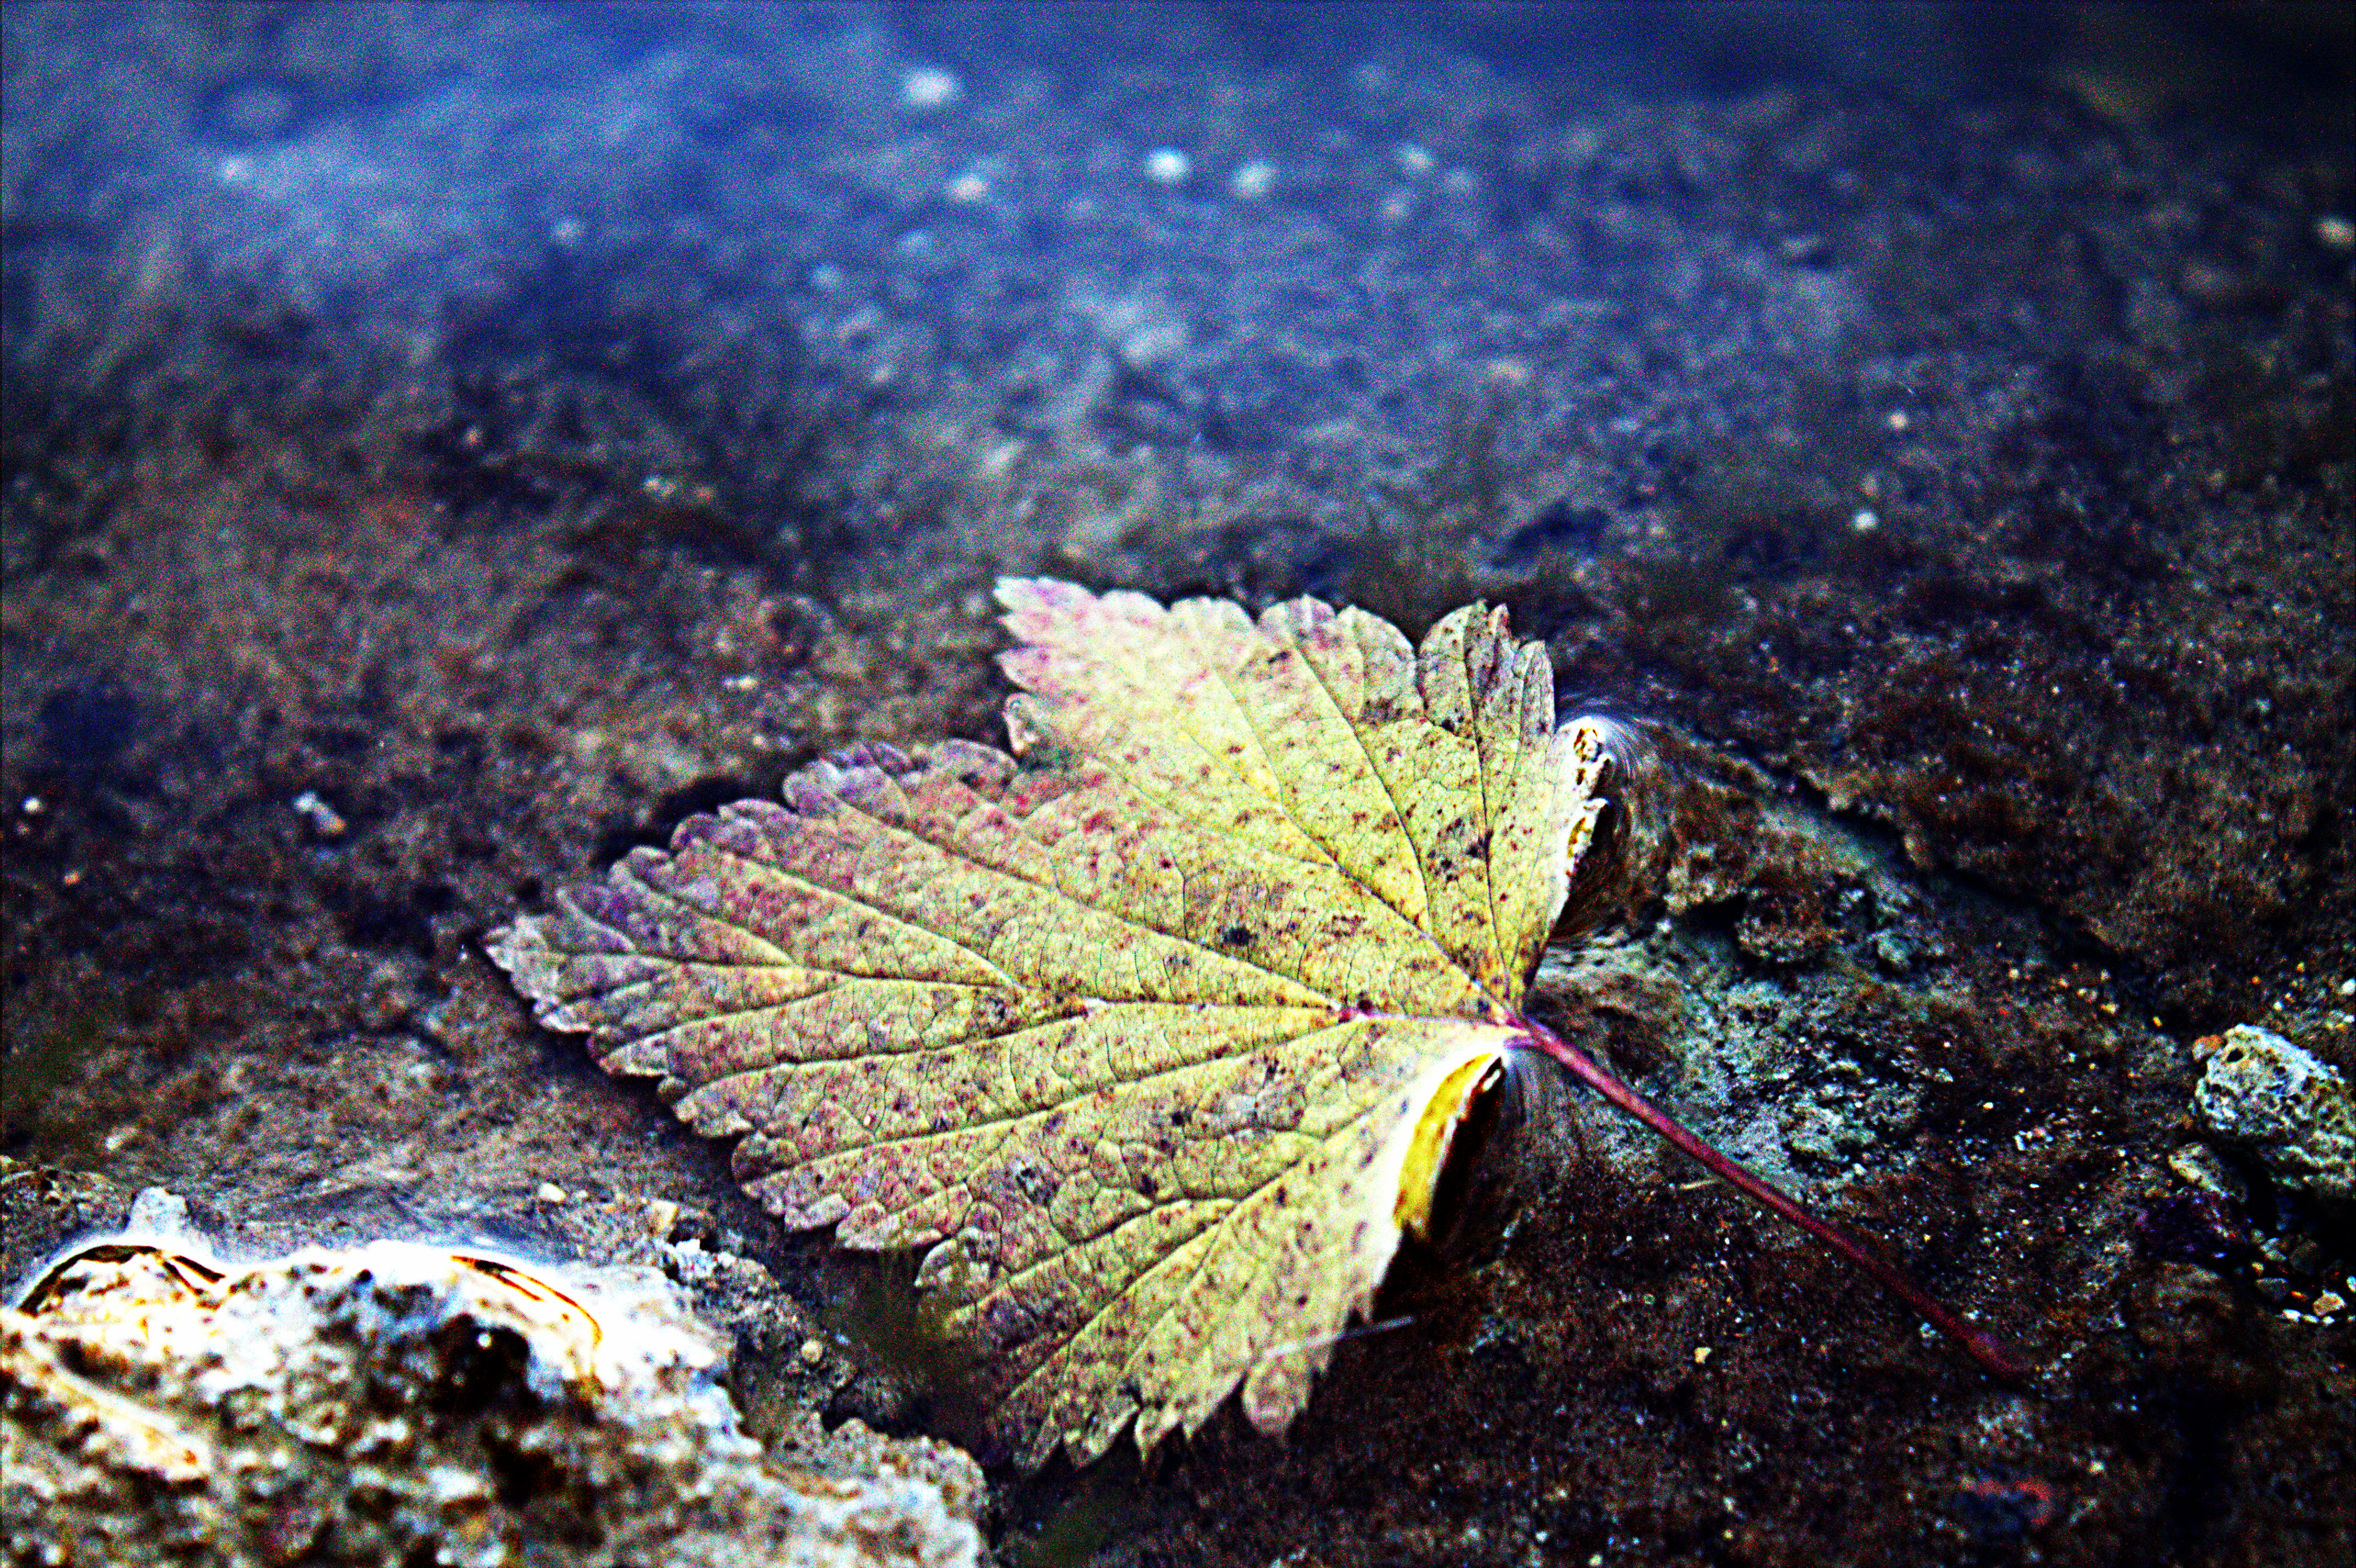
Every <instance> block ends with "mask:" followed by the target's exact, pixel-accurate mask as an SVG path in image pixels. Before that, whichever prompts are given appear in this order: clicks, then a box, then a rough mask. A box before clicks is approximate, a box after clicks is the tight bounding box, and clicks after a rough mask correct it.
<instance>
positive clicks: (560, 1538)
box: [0, 1243, 981, 1568]
mask: <svg viewBox="0 0 2356 1568" xmlns="http://www.w3.org/2000/svg"><path fill="white" fill-rule="evenodd" d="M601 1283H602V1284H603V1285H604V1288H602V1289H599V1288H596V1286H597V1285H599V1284H601ZM24 1307H25V1309H24V1310H23V1311H13V1310H5V1309H0V1449H5V1472H0V1473H5V1481H4V1482H0V1531H5V1539H6V1541H7V1548H8V1553H9V1559H10V1561H11V1562H18V1563H111V1564H121V1565H122V1568H134V1565H136V1564H142V1563H219V1564H223V1565H224V1568H228V1565H237V1568H244V1565H247V1564H265V1563H293V1562H303V1563H354V1564H359V1563H418V1562H431V1563H469V1564H477V1565H479V1568H499V1565H501V1564H508V1563H535V1562H546V1561H553V1560H558V1559H561V1560H562V1561H564V1562H568V1563H584V1564H592V1563H632V1564H638V1563H644V1564H650V1565H651V1564H667V1565H668V1564H678V1565H682V1568H684V1565H688V1564H695V1565H699V1568H701V1565H711V1568H719V1565H720V1564H723V1563H744V1564H756V1563H777V1562H790V1563H808V1564H810V1565H811V1568H820V1565H824V1568H959V1565H962V1564H969V1563H974V1562H975V1561H977V1555H978V1552H979V1550H980V1535H979V1533H978V1532H977V1531H976V1530H975V1528H974V1520H973V1518H972V1509H973V1507H974V1505H975V1503H976V1501H977V1499H978V1496H979V1493H980V1483H981V1477H980V1472H979V1471H978V1470H977V1469H976V1468H975V1467H974V1465H973V1462H972V1461H971V1460H970V1459H968V1458H965V1457H964V1456H962V1455H956V1456H954V1458H953V1459H952V1460H950V1461H948V1462H946V1463H945V1462H944V1461H943V1459H942V1457H941V1451H940V1450H939V1449H937V1447H932V1446H928V1445H917V1451H916V1453H915V1454H913V1455H912V1456H907V1457H904V1458H901V1459H899V1460H898V1462H897V1463H896V1464H891V1465H879V1464H878V1463H877V1462H876V1456H874V1455H873V1454H870V1455H868V1456H864V1457H865V1458H866V1463H864V1464H863V1465H860V1466H859V1470H860V1472H861V1473H860V1474H858V1475H856V1476H849V1475H844V1474H841V1473H840V1461H841V1458H843V1457H846V1456H848V1457H852V1458H853V1459H854V1462H855V1460H856V1459H857V1458H858V1457H860V1456H857V1455H856V1454H855V1450H854V1445H852V1444H851V1442H850V1441H849V1439H850V1437H851V1434H850V1432H849V1430H848V1428H846V1431H845V1433H844V1435H843V1437H844V1441H842V1442H841V1443H840V1444H838V1445H836V1447H835V1448H833V1449H831V1450H823V1451H825V1452H829V1453H830V1454H831V1455H832V1456H834V1457H835V1458H836V1459H837V1461H838V1463H837V1466H836V1469H837V1471H838V1473H836V1474H831V1475H830V1474H828V1473H825V1472H824V1471H823V1470H821V1469H819V1468H815V1467H809V1466H807V1465H804V1466H797V1467H786V1466H782V1465H777V1464H772V1463H768V1462H766V1461H765V1460H764V1459H763V1457H762V1450H761V1445H759V1444H758V1443H756V1442H755V1441H754V1440H753V1439H751V1438H749V1437H747V1436H745V1435H744V1434H743V1433H742V1432H741V1431H740V1430H739V1429H738V1426H737V1423H736V1418H735V1412H734V1410H733V1409H732V1408H731V1406H730V1404H729V1402H728V1397H727V1394H726V1392H724V1391H723V1389H722V1387H721V1386H720V1385H719V1383H718V1382H717V1381H715V1378H714V1375H713V1374H714V1372H715V1371H716V1370H717V1369H718V1366H719V1364H720V1359H721V1358H720V1353H719V1351H718V1349H716V1348H715V1347H714V1346H713V1345H712V1343H711V1342H710V1341H709V1339H707V1338H706V1337H705V1336H704V1335H703V1334H702V1333H701V1331H700V1330H698V1329H696V1328H694V1327H693V1326H692V1325H691V1323H689V1322H687V1321H685V1320H683V1319H681V1318H680V1317H679V1316H678V1314H677V1311H676V1309H675V1308H674V1307H670V1306H669V1303H668V1302H667V1300H666V1299H665V1297H664V1296H663V1294H662V1292H661V1289H660V1286H659V1282H658V1283H657V1287H656V1288H655V1289H653V1290H649V1289H648V1287H647V1286H646V1285H644V1284H643V1283H641V1284H638V1285H637V1286H636V1287H635V1288H632V1286H631V1285H629V1284H628V1283H627V1282H625V1281H620V1280H616V1279H611V1278H609V1279H607V1280H605V1281H603V1282H598V1281H590V1282H587V1285H585V1286H584V1282H582V1281H565V1282H562V1283H559V1282H556V1281H553V1280H552V1279H549V1278H547V1277H543V1276H541V1275H534V1274H531V1273H530V1272H529V1271H526V1270H523V1269H520V1268H518V1267H516V1266H514V1265H512V1264H505V1263H500V1262H496V1261H491V1260H487V1259H481V1258H472V1257H467V1256H465V1255H454V1254H452V1253H445V1252H440V1251H436V1250H434V1249H431V1248H424V1247H418V1246H414V1245H412V1244H407V1243H377V1244H376V1245H373V1246H369V1247H366V1248H362V1249H360V1250H358V1251H354V1252H346V1253H331V1252H327V1251H321V1250H311V1251H306V1252H303V1253H296V1254H295V1256H294V1257H292V1258H289V1259H286V1260H284V1262H280V1263H271V1264H252V1265H248V1266H245V1267H241V1268H230V1269H227V1270H224V1269H223V1268H221V1267H220V1266H218V1265H216V1264H212V1263H211V1262H210V1261H209V1259H206V1258H203V1257H201V1256H198V1255H192V1254H187V1253H178V1252H176V1251H173V1250H170V1249H166V1248H161V1247H156V1246H154V1245H126V1246H102V1247H99V1248H96V1249H94V1250H93V1251H91V1252H90V1253H86V1254H85V1255H84V1256H82V1257H81V1258H80V1259H79V1260H78V1261H72V1262H70V1263H68V1264H65V1265H63V1266H61V1267H60V1268H59V1269H56V1270H53V1271H51V1272H50V1273H49V1274H48V1275H45V1276H44V1277H43V1278H42V1280H41V1281H40V1282H39V1284H38V1285H37V1289H36V1291H35V1294H34V1296H32V1297H31V1298H30V1299H28V1300H27V1302H26V1303H25V1304H24ZM851 1425H852V1426H856V1423H852V1424H851ZM883 1446H885V1447H889V1446H890V1445H883ZM927 1469H929V1470H931V1471H933V1472H935V1474H933V1475H926V1474H925V1473H924V1472H925V1471H926V1470H927Z"/></svg>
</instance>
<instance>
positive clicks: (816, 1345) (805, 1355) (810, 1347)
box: [802, 1339, 826, 1367]
mask: <svg viewBox="0 0 2356 1568" xmlns="http://www.w3.org/2000/svg"><path fill="white" fill-rule="evenodd" d="M823 1360H826V1341H825V1340H823V1339H805V1340H803V1341H802V1363H803V1364H804V1365H805V1366H812V1367H814V1366H816V1365H818V1364H819V1362H820V1361H823Z"/></svg>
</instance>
